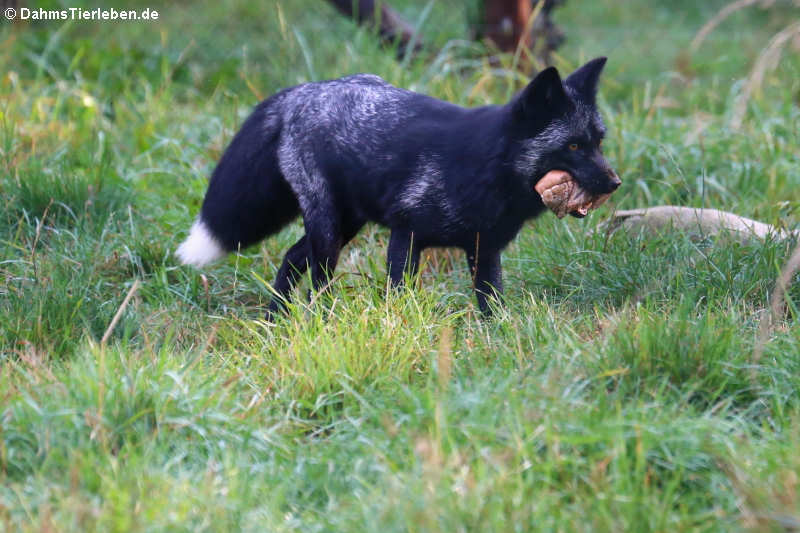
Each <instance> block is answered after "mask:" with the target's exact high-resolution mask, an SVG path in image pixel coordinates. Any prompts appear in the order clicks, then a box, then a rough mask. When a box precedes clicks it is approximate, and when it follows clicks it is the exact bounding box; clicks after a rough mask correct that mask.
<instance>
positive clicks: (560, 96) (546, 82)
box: [514, 67, 569, 118]
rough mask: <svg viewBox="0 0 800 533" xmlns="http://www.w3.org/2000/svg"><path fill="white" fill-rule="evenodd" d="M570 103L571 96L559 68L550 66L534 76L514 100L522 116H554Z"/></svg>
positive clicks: (516, 111)
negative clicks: (566, 89)
mask: <svg viewBox="0 0 800 533" xmlns="http://www.w3.org/2000/svg"><path fill="white" fill-rule="evenodd" d="M568 105H569V97H568V96H567V92H566V91H565V90H564V84H563V83H562V81H561V76H559V75H558V70H556V68H555V67H549V68H546V69H544V70H543V71H541V72H540V73H539V74H537V75H536V77H535V78H533V81H531V82H530V83H529V84H528V86H527V87H525V89H523V91H522V93H520V95H519V96H518V97H517V99H516V100H515V101H514V111H515V113H516V114H517V115H518V116H520V117H525V118H534V117H536V116H541V115H543V114H547V115H548V116H553V115H555V114H558V113H559V112H560V111H561V110H563V109H564V108H566V107H567V106H568Z"/></svg>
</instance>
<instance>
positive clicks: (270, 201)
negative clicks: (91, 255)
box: [177, 58, 620, 312]
mask: <svg viewBox="0 0 800 533" xmlns="http://www.w3.org/2000/svg"><path fill="white" fill-rule="evenodd" d="M605 61H606V60H605V58H598V59H595V60H593V61H590V62H589V63H587V64H586V65H584V66H583V67H581V68H580V69H578V70H577V71H575V72H574V73H572V74H571V75H570V76H569V77H568V78H566V80H564V81H562V80H561V77H560V76H559V74H558V71H557V70H556V69H555V68H552V67H551V68H548V69H546V70H544V71H542V72H540V73H539V74H538V75H537V76H536V77H535V78H534V79H533V81H531V82H530V84H529V85H528V86H527V87H526V88H525V89H524V90H523V91H522V92H521V93H520V94H519V95H517V96H515V97H514V99H512V101H511V102H509V103H508V104H506V105H499V106H487V107H479V108H473V109H466V108H463V107H459V106H457V105H454V104H451V103H448V102H443V101H441V100H437V99H435V98H431V97H429V96H425V95H421V94H417V93H414V92H411V91H407V90H404V89H398V88H396V87H393V86H391V85H389V84H388V83H386V82H385V81H383V80H382V79H381V78H379V77H377V76H373V75H369V74H357V75H354V76H348V77H346V78H341V79H337V80H331V81H324V82H316V83H306V84H303V85H298V86H296V87H292V88H289V89H285V90H283V91H281V92H279V93H277V94H275V95H273V96H272V97H270V98H268V99H267V100H265V101H264V102H262V103H261V104H259V105H258V106H257V107H256V108H255V110H254V111H253V113H252V114H251V115H250V117H249V118H248V119H247V120H246V121H245V123H244V124H243V125H242V128H241V130H240V131H239V132H238V133H237V134H236V136H235V137H234V139H233V141H232V142H231V144H230V146H229V147H228V148H227V150H226V151H225V153H224V155H223V156H222V159H221V160H220V161H219V164H218V165H217V167H216V169H215V170H214V174H213V175H212V177H211V182H210V184H209V187H208V192H207V193H206V196H205V200H204V201H203V207H202V211H201V213H200V216H199V217H198V219H197V221H196V222H195V225H194V226H193V227H192V231H191V233H190V235H189V238H188V239H187V240H186V242H184V243H183V244H182V245H181V246H180V248H179V249H178V252H177V254H178V256H179V257H180V258H181V259H182V260H183V262H184V263H189V264H195V265H202V264H205V263H207V262H209V261H211V260H214V259H216V258H218V257H221V256H222V255H224V254H225V253H227V252H230V251H233V250H236V249H238V248H244V247H246V246H249V245H251V244H254V243H256V242H258V241H260V240H261V239H263V238H264V237H266V236H268V235H270V234H273V233H276V232H277V231H278V230H280V229H281V228H283V227H284V226H285V225H286V224H288V223H289V222H291V221H292V220H293V219H295V218H296V217H297V215H302V217H303V223H304V225H305V235H304V236H303V237H302V238H301V239H300V240H299V241H297V243H295V244H294V246H292V247H291V248H290V249H289V250H288V252H287V253H286V256H285V257H284V259H283V264H282V265H281V267H280V269H279V271H278V275H277V277H276V279H275V284H274V288H275V290H276V291H277V292H278V294H279V295H280V297H278V298H274V299H273V301H272V303H271V304H270V311H275V310H277V309H279V308H281V306H282V305H283V304H284V302H285V300H286V298H288V297H289V294H290V292H291V290H292V287H293V286H294V285H295V283H296V282H297V280H298V278H299V277H300V276H301V275H302V274H303V273H304V272H305V271H306V270H307V269H308V268H310V269H311V279H312V282H313V285H314V287H315V288H320V287H322V286H323V285H324V284H325V283H326V282H327V280H328V278H329V276H330V275H331V273H332V272H333V270H334V268H335V267H336V263H337V260H338V258H339V252H340V250H341V249H342V247H343V246H344V245H345V244H346V243H347V242H348V241H350V239H352V238H353V237H354V236H355V235H356V234H357V233H358V231H359V230H360V229H361V228H362V226H364V224H365V223H366V222H370V221H371V222H377V223H378V224H381V225H383V226H387V227H389V228H390V229H391V236H390V240H389V250H388V272H389V278H390V280H391V283H392V284H395V285H396V284H399V283H401V282H402V280H403V274H404V273H405V272H411V273H413V272H415V271H416V269H417V264H418V261H419V255H420V251H421V250H422V249H424V248H427V247H431V246H453V247H458V248H461V249H463V250H464V251H465V252H466V256H467V262H468V264H469V268H470V271H471V272H472V273H473V276H474V280H475V290H476V294H477V299H478V305H479V307H480V309H481V310H482V311H484V312H488V311H489V303H488V298H489V297H497V296H499V294H500V293H501V291H502V276H501V266H500V253H501V251H502V250H503V249H504V248H505V246H506V245H507V244H508V243H509V242H510V241H511V240H512V239H513V238H514V236H515V235H516V234H517V232H519V230H520V228H521V227H522V224H523V223H524V222H525V221H526V220H527V219H530V218H533V217H535V216H537V215H539V214H540V213H541V212H542V211H544V210H545V206H544V205H543V203H542V200H541V198H540V196H539V194H537V193H536V191H535V190H534V185H535V184H536V182H537V181H539V179H541V178H542V176H544V174H546V173H547V172H548V171H550V170H555V169H558V170H564V171H567V172H569V173H570V174H571V175H572V176H573V177H574V178H575V179H576V180H577V181H578V182H579V183H580V184H581V185H582V186H583V187H584V188H585V189H587V190H588V191H589V192H591V193H595V194H600V193H608V192H611V191H613V190H614V189H616V188H617V186H619V184H620V180H619V178H618V177H617V176H616V174H615V173H614V171H613V170H612V169H611V167H610V166H609V164H608V163H607V162H606V160H605V159H604V157H603V155H602V153H601V148H600V143H601V141H602V138H603V136H604V134H605V127H604V125H603V121H602V118H601V117H600V114H599V113H598V111H597V108H596V105H595V96H596V92H597V82H598V78H599V76H600V73H601V71H602V69H603V66H604V65H605Z"/></svg>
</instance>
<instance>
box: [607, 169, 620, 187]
mask: <svg viewBox="0 0 800 533" xmlns="http://www.w3.org/2000/svg"><path fill="white" fill-rule="evenodd" d="M607 172H608V177H609V178H611V179H609V180H608V187H609V188H610V189H611V190H612V191H616V190H617V187H619V186H620V185H622V180H621V179H619V176H617V173H616V172H614V171H613V170H611V169H609V170H608V171H607Z"/></svg>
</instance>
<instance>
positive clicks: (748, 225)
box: [606, 205, 800, 242]
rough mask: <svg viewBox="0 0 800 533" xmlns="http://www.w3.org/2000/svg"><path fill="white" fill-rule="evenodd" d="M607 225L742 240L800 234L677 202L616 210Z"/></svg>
mask: <svg viewBox="0 0 800 533" xmlns="http://www.w3.org/2000/svg"><path fill="white" fill-rule="evenodd" d="M606 224H607V226H606V228H607V231H608V232H609V233H613V232H615V231H617V230H619V229H625V230H626V231H629V232H630V231H634V232H635V231H642V230H644V231H648V232H650V233H662V232H664V231H668V230H670V229H672V230H679V231H685V232H687V233H689V234H692V235H693V236H698V237H711V236H716V235H719V234H728V235H730V236H731V237H733V238H734V239H736V240H738V241H740V242H748V241H751V240H752V239H754V238H756V239H761V240H764V239H767V238H770V237H771V238H776V239H787V238H789V237H798V236H800V232H798V231H784V230H781V229H778V228H776V227H775V226H772V225H770V224H766V223H764V222H759V221H757V220H752V219H749V218H745V217H742V216H739V215H735V214H733V213H728V212H726V211H719V210H718V209H707V208H698V207H684V206H677V205H660V206H656V207H647V208H643V209H628V210H625V211H616V212H615V213H614V215H613V218H612V219H611V220H610V221H609V222H607V223H606Z"/></svg>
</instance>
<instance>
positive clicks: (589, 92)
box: [565, 57, 607, 104]
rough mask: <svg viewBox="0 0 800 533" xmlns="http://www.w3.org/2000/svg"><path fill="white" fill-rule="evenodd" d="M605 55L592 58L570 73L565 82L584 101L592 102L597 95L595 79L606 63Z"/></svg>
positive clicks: (597, 78)
mask: <svg viewBox="0 0 800 533" xmlns="http://www.w3.org/2000/svg"><path fill="white" fill-rule="evenodd" d="M606 59H607V58H605V57H598V58H597V59H592V60H591V61H589V62H588V63H586V64H585V65H583V66H582V67H581V68H579V69H578V70H576V71H575V72H573V73H572V74H570V75H569V76H568V77H567V79H566V81H565V83H566V84H567V86H568V87H569V88H570V89H572V90H573V91H575V92H576V93H577V94H578V96H579V97H580V98H582V99H583V100H584V101H586V102H588V103H590V104H594V102H595V98H596V96H597V81H598V80H599V79H600V73H601V72H603V67H604V66H605V65H606Z"/></svg>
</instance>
